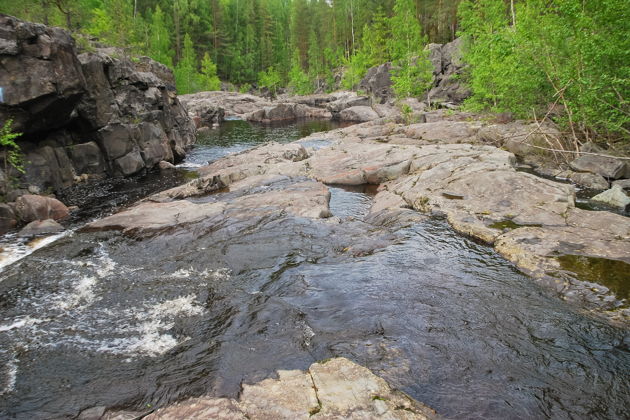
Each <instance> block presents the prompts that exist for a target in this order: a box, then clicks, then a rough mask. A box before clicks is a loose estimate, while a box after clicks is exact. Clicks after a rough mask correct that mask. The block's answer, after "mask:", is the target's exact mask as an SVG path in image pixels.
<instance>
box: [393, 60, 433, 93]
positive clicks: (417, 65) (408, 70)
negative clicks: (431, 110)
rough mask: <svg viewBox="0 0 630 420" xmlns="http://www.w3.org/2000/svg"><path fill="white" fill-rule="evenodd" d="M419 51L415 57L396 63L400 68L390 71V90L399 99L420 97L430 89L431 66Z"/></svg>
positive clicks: (431, 78) (431, 79)
mask: <svg viewBox="0 0 630 420" xmlns="http://www.w3.org/2000/svg"><path fill="white" fill-rule="evenodd" d="M427 55H428V53H427V52H426V51H421V52H420V53H418V55H416V56H411V55H409V56H407V57H406V59H404V60H400V61H398V62H397V63H398V65H399V66H400V67H398V68H394V69H392V76H391V77H392V88H393V89H394V93H395V94H396V96H397V97H399V98H408V97H417V96H422V95H423V94H424V93H426V91H427V90H428V89H429V88H430V87H431V83H432V81H433V65H432V64H431V62H430V61H429V59H428V58H427Z"/></svg>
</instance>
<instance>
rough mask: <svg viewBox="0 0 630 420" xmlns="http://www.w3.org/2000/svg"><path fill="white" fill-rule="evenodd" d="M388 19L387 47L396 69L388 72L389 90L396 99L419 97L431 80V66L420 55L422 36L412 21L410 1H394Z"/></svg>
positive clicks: (422, 54)
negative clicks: (390, 83)
mask: <svg viewBox="0 0 630 420" xmlns="http://www.w3.org/2000/svg"><path fill="white" fill-rule="evenodd" d="M394 12H395V14H394V16H393V17H392V19H391V35H392V36H391V37H390V38H389V41H388V43H387V48H388V51H389V55H390V57H391V59H392V61H393V63H394V65H395V66H396V67H395V68H394V70H393V71H392V87H393V89H394V92H395V93H396V96H398V97H403V98H404V97H410V96H420V95H422V94H423V93H424V92H425V91H426V90H427V89H428V88H429V86H430V84H431V81H432V79H433V65H432V64H431V62H430V61H429V60H428V56H427V52H426V51H424V45H425V44H426V38H425V37H423V36H422V29H421V27H420V23H419V22H418V20H417V19H416V6H415V2H414V1H413V0H396V4H395V5H394Z"/></svg>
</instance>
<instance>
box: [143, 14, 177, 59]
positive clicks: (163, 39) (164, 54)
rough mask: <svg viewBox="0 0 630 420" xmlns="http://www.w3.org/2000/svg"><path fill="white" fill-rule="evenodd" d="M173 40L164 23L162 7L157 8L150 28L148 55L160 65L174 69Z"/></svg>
mask: <svg viewBox="0 0 630 420" xmlns="http://www.w3.org/2000/svg"><path fill="white" fill-rule="evenodd" d="M171 54H172V50H171V40H170V38H169V35H168V29H167V28H166V23H165V21H164V13H162V9H160V6H159V5H158V6H155V12H153V16H152V17H151V25H150V27H149V48H148V55H149V57H151V58H152V59H154V60H156V61H159V62H160V63H162V64H164V65H167V66H169V67H173V59H172V56H171Z"/></svg>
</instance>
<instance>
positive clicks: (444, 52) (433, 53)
mask: <svg viewBox="0 0 630 420" xmlns="http://www.w3.org/2000/svg"><path fill="white" fill-rule="evenodd" d="M427 49H428V51H429V60H430V61H431V63H432V64H433V87H432V88H431V89H430V90H429V92H428V93H427V95H426V100H427V102H429V103H434V104H435V103H438V104H460V103H462V102H463V101H464V99H466V98H468V97H469V96H470V93H471V92H470V89H468V87H467V86H466V85H465V84H463V83H462V82H461V80H460V75H461V73H462V71H463V70H464V68H465V63H464V61H463V60H462V39H461V38H457V39H455V40H454V41H451V42H449V43H447V44H429V45H428V46H427Z"/></svg>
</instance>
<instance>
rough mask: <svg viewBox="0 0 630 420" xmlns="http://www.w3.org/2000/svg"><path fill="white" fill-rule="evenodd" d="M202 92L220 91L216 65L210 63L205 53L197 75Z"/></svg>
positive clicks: (208, 56)
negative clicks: (199, 72)
mask: <svg viewBox="0 0 630 420" xmlns="http://www.w3.org/2000/svg"><path fill="white" fill-rule="evenodd" d="M199 81H200V83H199V84H200V88H201V89H202V90H220V89H221V81H220V80H219V77H218V76H217V65H216V64H214V63H213V62H212V60H211V59H210V55H209V54H208V53H205V54H204V55H203V60H201V74H200V75H199Z"/></svg>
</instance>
